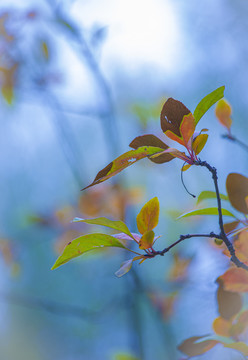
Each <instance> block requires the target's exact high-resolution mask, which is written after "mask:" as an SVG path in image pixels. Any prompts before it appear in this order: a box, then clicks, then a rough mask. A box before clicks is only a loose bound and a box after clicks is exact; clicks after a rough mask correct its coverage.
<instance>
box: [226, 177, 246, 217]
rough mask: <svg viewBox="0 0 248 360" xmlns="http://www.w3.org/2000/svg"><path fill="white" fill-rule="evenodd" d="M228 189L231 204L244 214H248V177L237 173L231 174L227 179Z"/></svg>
mask: <svg viewBox="0 0 248 360" xmlns="http://www.w3.org/2000/svg"><path fill="white" fill-rule="evenodd" d="M226 191H227V194H228V197H229V200H230V203H231V205H232V206H233V207H234V208H235V209H236V210H238V211H240V212H242V213H243V214H248V206H247V203H246V200H245V198H246V197H247V196H248V178H247V177H246V176H243V175H241V174H237V173H231V174H229V175H228V176H227V179H226Z"/></svg>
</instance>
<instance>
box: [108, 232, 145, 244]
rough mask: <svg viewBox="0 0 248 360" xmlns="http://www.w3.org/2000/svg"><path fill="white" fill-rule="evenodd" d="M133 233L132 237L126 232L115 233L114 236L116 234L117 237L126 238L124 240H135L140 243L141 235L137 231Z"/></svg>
mask: <svg viewBox="0 0 248 360" xmlns="http://www.w3.org/2000/svg"><path fill="white" fill-rule="evenodd" d="M131 234H132V237H130V236H129V235H127V234H124V233H120V234H114V235H112V236H114V237H115V238H116V239H119V240H124V241H128V240H135V241H136V242H137V243H139V241H140V238H141V236H140V235H139V234H136V233H131Z"/></svg>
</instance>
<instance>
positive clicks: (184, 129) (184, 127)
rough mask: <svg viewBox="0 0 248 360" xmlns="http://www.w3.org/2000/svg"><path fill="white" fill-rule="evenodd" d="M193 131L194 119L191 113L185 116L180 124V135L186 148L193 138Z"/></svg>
mask: <svg viewBox="0 0 248 360" xmlns="http://www.w3.org/2000/svg"><path fill="white" fill-rule="evenodd" d="M194 131H195V119H194V117H193V115H192V113H189V114H188V115H185V116H184V117H183V121H182V122H181V124H180V133H181V135H182V138H183V141H184V145H185V146H186V147H187V145H188V143H189V140H190V139H191V137H192V136H193V134H194Z"/></svg>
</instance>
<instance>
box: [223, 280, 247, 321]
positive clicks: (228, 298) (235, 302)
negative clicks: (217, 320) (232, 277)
mask: <svg viewBox="0 0 248 360" xmlns="http://www.w3.org/2000/svg"><path fill="white" fill-rule="evenodd" d="M217 283H218V284H219V287H218V290H217V301H218V312H219V314H220V316H221V317H222V318H223V319H225V320H230V319H231V318H232V317H233V316H234V315H236V314H238V312H239V311H240V310H241V308H242V298H241V296H240V294H238V293H233V292H231V291H228V290H227V289H224V284H223V281H222V280H221V279H220V278H218V279H217Z"/></svg>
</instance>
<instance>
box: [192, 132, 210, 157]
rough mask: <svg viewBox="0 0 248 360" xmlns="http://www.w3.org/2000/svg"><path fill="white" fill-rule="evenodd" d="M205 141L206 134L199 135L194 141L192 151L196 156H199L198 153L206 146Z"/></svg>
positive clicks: (206, 138)
mask: <svg viewBox="0 0 248 360" xmlns="http://www.w3.org/2000/svg"><path fill="white" fill-rule="evenodd" d="M207 140H208V134H200V135H198V136H197V137H196V138H195V139H194V141H193V144H192V149H193V151H194V153H195V154H196V155H198V154H200V152H201V151H202V149H203V148H204V146H205V145H206V142H207Z"/></svg>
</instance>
